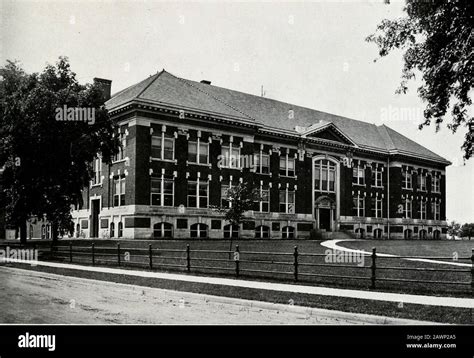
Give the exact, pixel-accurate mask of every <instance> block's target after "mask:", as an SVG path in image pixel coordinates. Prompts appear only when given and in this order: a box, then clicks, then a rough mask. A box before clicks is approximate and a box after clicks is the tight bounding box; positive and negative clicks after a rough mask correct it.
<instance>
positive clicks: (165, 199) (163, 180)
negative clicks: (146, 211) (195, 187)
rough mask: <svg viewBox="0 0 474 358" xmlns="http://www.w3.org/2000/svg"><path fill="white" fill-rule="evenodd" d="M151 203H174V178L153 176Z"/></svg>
mask: <svg viewBox="0 0 474 358" xmlns="http://www.w3.org/2000/svg"><path fill="white" fill-rule="evenodd" d="M151 205H156V206H173V205H174V180H173V178H172V177H165V175H161V177H160V178H151Z"/></svg>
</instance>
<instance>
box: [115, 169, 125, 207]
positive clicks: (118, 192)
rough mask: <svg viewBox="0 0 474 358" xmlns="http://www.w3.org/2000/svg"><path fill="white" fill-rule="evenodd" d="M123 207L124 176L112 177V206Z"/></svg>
mask: <svg viewBox="0 0 474 358" xmlns="http://www.w3.org/2000/svg"><path fill="white" fill-rule="evenodd" d="M122 205H125V175H122V176H119V177H114V206H122Z"/></svg>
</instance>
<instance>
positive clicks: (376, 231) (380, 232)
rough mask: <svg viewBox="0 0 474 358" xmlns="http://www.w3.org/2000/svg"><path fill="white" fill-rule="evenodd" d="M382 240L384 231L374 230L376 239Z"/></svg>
mask: <svg viewBox="0 0 474 358" xmlns="http://www.w3.org/2000/svg"><path fill="white" fill-rule="evenodd" d="M381 238H382V229H375V230H374V239H381Z"/></svg>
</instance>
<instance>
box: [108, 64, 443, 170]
mask: <svg viewBox="0 0 474 358" xmlns="http://www.w3.org/2000/svg"><path fill="white" fill-rule="evenodd" d="M132 102H135V103H145V104H148V105H156V106H168V107H172V108H175V109H183V110H188V111H195V112H196V113H201V114H206V115H211V116H212V115H215V116H220V117H222V118H225V119H228V120H230V121H237V122H242V123H243V122H245V123H247V124H248V123H251V124H254V125H256V126H258V127H259V130H263V131H266V132H270V133H272V132H275V133H276V132H278V133H285V134H288V135H293V136H301V132H300V131H297V130H296V129H297V128H307V129H309V128H312V129H311V131H312V132H311V133H312V135H314V136H316V137H317V136H319V137H322V139H328V138H324V137H325V136H326V134H327V136H326V137H328V136H330V135H333V134H334V135H336V136H338V137H339V138H341V141H342V142H345V143H346V144H350V145H353V146H357V147H359V148H362V149H367V150H372V151H377V152H381V153H387V154H388V153H393V154H397V153H399V154H404V155H409V156H412V157H420V158H424V159H429V160H433V161H436V162H441V163H443V164H449V161H447V160H446V159H444V158H442V157H441V156H439V155H437V154H435V153H433V152H431V151H430V150H428V149H426V148H425V147H423V146H421V145H419V144H418V143H416V142H414V141H412V140H410V139H408V138H406V137H405V136H403V135H401V134H400V133H398V132H396V131H394V130H393V129H391V128H388V127H387V126H385V125H382V126H376V125H375V124H371V123H367V122H362V121H358V120H355V119H350V118H346V117H342V116H338V115H334V114H330V113H326V112H321V111H317V110H314V109H310V108H306V107H301V106H296V105H293V104H289V103H285V102H281V101H276V100H273V99H270V98H265V97H260V96H255V95H251V94H247V93H243V92H239V91H234V90H230V89H227V88H223V87H218V86H215V85H211V84H208V83H201V82H196V81H191V80H187V79H184V78H180V77H177V76H175V75H173V74H171V73H169V72H167V71H165V70H163V71H161V72H159V73H157V74H155V75H153V76H150V77H149V78H147V79H145V80H143V81H141V82H139V83H137V84H136V85H133V86H131V87H128V88H126V89H125V90H123V91H120V92H118V93H116V94H115V95H114V96H113V97H112V98H111V99H110V100H109V101H107V102H106V107H107V108H108V109H109V110H114V109H118V108H120V107H122V106H125V105H127V104H131V103H132ZM325 131H327V132H325ZM308 135H309V133H306V136H308Z"/></svg>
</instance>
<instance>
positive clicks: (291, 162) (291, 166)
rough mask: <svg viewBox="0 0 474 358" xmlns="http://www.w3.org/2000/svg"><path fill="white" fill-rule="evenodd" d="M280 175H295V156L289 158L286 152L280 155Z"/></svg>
mask: <svg viewBox="0 0 474 358" xmlns="http://www.w3.org/2000/svg"><path fill="white" fill-rule="evenodd" d="M280 176H286V177H294V176H295V158H290V157H289V156H288V153H286V154H285V155H284V156H283V157H280Z"/></svg>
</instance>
